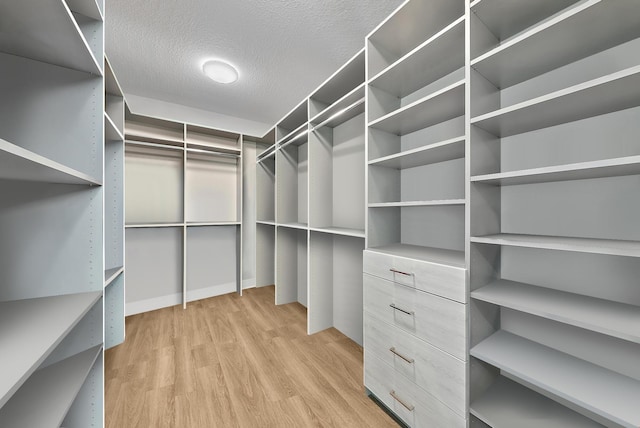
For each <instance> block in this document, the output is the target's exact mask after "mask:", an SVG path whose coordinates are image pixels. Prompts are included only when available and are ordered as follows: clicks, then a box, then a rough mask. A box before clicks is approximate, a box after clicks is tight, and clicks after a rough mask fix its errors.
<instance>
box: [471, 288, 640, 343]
mask: <svg viewBox="0 0 640 428" xmlns="http://www.w3.org/2000/svg"><path fill="white" fill-rule="evenodd" d="M471 297H472V298H474V299H476V300H482V301H484V302H489V303H493V304H495V305H500V306H504V307H507V308H511V309H515V310H517V311H520V312H526V313H529V314H533V315H536V316H539V317H542V318H547V319H551V320H554V321H559V322H562V323H565V324H569V325H573V326H576V327H580V328H584V329H587V330H591V331H595V332H598V333H602V334H606V335H609V336H613V337H617V338H620V339H623V340H628V341H631V342H635V343H640V307H637V306H633V305H628V304H624V303H618V302H612V301H608V300H602V299H597V298H594V297H588V296H582V295H579V294H573V293H567V292H564V291H558V290H553V289H550V288H544V287H537V286H534V285H529V284H523V283H520V282H514V281H509V280H505V279H498V280H496V281H493V282H491V283H489V284H487V285H485V286H484V287H481V288H479V289H477V290H475V291H472V292H471Z"/></svg>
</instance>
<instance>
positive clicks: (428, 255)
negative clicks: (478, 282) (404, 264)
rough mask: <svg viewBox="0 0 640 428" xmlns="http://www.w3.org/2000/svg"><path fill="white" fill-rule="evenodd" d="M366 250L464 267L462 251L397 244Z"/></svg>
mask: <svg viewBox="0 0 640 428" xmlns="http://www.w3.org/2000/svg"><path fill="white" fill-rule="evenodd" d="M367 250H369V251H375V252H377V253H383V254H390V255H393V256H398V257H406V258H409V259H416V260H422V261H425V262H430V263H438V264H444V265H449V266H453V267H458V268H464V267H465V260H464V251H455V250H445V249H442V248H433V247H421V246H418V245H409V244H399V243H398V244H389V245H381V246H379V247H370V248H367Z"/></svg>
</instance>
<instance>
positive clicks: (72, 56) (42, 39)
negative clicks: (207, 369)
mask: <svg viewBox="0 0 640 428" xmlns="http://www.w3.org/2000/svg"><path fill="white" fill-rule="evenodd" d="M103 16H104V10H103V2H102V1H95V0H91V1H84V0H76V1H63V0H56V1H48V2H40V1H31V0H25V1H20V2H3V4H2V20H3V22H4V23H7V25H3V29H2V31H0V75H2V79H1V80H0V93H1V94H2V99H1V101H0V193H1V194H2V201H1V202H0V253H1V254H2V256H1V257H0V426H2V427H49V426H50V427H59V426H65V427H89V426H102V425H103V420H104V418H103V396H104V394H103V383H104V382H103V378H104V376H103V348H104V346H105V340H106V342H107V344H108V345H107V346H110V345H112V344H114V343H117V342H118V341H120V340H121V337H122V334H123V332H122V331H120V328H121V327H122V326H123V319H121V318H120V319H116V318H118V317H120V316H121V315H119V314H118V307H120V302H118V296H117V292H115V293H114V292H113V290H115V288H113V286H114V285H115V284H113V283H112V284H111V285H106V288H105V276H106V277H109V276H110V270H109V269H110V268H112V267H116V266H117V267H118V268H119V269H120V270H121V267H122V264H123V263H122V261H120V262H118V261H117V260H116V259H117V257H118V256H117V254H116V253H117V252H118V251H119V250H120V249H121V241H120V242H118V238H117V236H116V235H117V234H118V225H117V224H113V225H112V226H113V227H112V228H111V229H110V230H105V229H103V219H105V218H107V217H110V216H112V218H114V221H115V222H117V213H116V212H117V210H118V208H117V207H108V208H107V207H106V204H105V198H108V197H114V195H115V194H116V193H117V192H118V190H117V189H116V188H115V187H117V186H118V185H119V184H118V182H117V178H116V179H115V181H114V182H111V183H109V180H112V179H114V175H113V174H112V173H113V170H112V169H111V162H110V159H113V157H112V154H107V153H106V152H110V151H111V148H110V147H112V142H111V141H112V140H117V139H118V137H117V135H116V136H114V135H113V134H112V132H111V131H113V128H109V129H108V128H107V127H105V123H106V122H107V120H108V119H107V115H106V114H105V112H104V107H103V106H104V105H105V85H106V86H107V87H108V89H107V91H108V92H110V91H111V90H113V86H112V84H113V83H114V79H113V76H112V74H111V71H110V70H109V69H108V66H106V65H105V64H104V37H103ZM9 24H10V25H9ZM115 92H117V90H115ZM116 104H117V103H116ZM112 107H113V111H116V110H117V108H116V107H115V104H110V103H109V102H107V109H111V108H112ZM109 114H111V111H110V112H109ZM115 120H116V121H117V120H119V117H117V114H116V118H115ZM115 127H117V124H116V126H115ZM115 134H117V132H115ZM116 145H117V143H116ZM108 158H109V159H108ZM116 169H117V167H116ZM115 175H117V173H115ZM116 198H117V196H116ZM114 213H115V214H114ZM107 221H108V220H106V221H105V223H106V222H107ZM119 232H120V234H122V230H121V229H120V230H119ZM106 259H108V261H106V263H107V264H106V265H105V260H106ZM120 277H122V274H120ZM110 287H111V288H110ZM105 308H106V309H105ZM105 311H106V312H109V311H111V312H110V314H105ZM105 328H106V329H107V331H105ZM112 329H114V330H113V331H115V330H117V334H114V333H111V331H112ZM105 336H106V339H105Z"/></svg>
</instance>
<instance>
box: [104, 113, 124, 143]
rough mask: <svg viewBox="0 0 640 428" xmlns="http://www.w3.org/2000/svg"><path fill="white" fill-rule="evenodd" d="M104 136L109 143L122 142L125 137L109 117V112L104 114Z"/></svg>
mask: <svg viewBox="0 0 640 428" xmlns="http://www.w3.org/2000/svg"><path fill="white" fill-rule="evenodd" d="M104 136H105V139H106V140H107V141H122V140H124V135H122V133H121V132H120V130H119V129H118V127H117V126H116V124H115V123H113V120H111V118H110V117H109V115H108V114H107V112H105V113H104Z"/></svg>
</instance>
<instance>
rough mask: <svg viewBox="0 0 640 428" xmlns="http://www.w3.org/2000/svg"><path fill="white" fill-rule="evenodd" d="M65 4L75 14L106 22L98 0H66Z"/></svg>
mask: <svg viewBox="0 0 640 428" xmlns="http://www.w3.org/2000/svg"><path fill="white" fill-rule="evenodd" d="M65 2H66V3H67V5H69V8H70V9H71V10H72V11H74V12H77V13H81V14H83V15H84V16H88V17H89V18H92V19H95V20H96V21H103V20H104V19H103V18H104V16H103V13H102V11H101V10H100V6H98V3H97V1H96V0H65Z"/></svg>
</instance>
